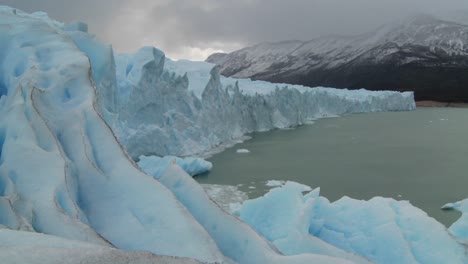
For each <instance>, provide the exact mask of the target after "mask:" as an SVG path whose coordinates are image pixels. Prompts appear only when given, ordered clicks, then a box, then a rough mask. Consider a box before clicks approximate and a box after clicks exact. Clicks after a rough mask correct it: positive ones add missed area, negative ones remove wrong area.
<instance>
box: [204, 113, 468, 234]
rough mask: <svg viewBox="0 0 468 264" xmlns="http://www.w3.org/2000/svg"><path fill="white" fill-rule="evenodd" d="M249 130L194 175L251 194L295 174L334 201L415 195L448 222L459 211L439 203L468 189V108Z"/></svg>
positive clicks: (416, 200) (423, 206) (452, 199)
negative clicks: (243, 139) (208, 168)
mask: <svg viewBox="0 0 468 264" xmlns="http://www.w3.org/2000/svg"><path fill="white" fill-rule="evenodd" d="M250 136H251V137H252V139H251V140H248V141H246V142H244V143H241V144H237V145H235V146H234V147H232V148H230V149H227V150H225V151H224V152H222V153H220V154H217V155H215V156H213V157H212V158H210V159H209V161H211V162H212V163H213V165H214V167H213V170H212V171H211V172H210V173H207V174H204V175H200V176H197V177H196V178H195V179H196V180H197V181H198V182H200V183H203V184H220V185H233V186H238V189H240V190H241V191H244V192H246V193H247V194H248V196H249V198H251V199H252V198H256V197H259V196H262V195H263V194H265V193H266V192H267V191H268V190H269V189H270V188H271V187H267V186H266V185H265V184H266V182H267V181H268V180H291V181H296V182H299V183H303V184H306V185H309V186H311V187H313V188H315V187H320V188H321V195H322V196H324V197H327V198H328V199H329V200H330V201H335V200H337V199H339V198H341V197H343V196H349V197H352V198H355V199H365V200H368V199H370V198H372V197H374V196H383V197H391V198H394V199H396V200H409V201H410V202H411V203H412V204H413V205H415V206H417V207H419V208H421V209H423V210H424V211H425V212H427V213H428V214H429V215H430V216H432V217H434V218H436V219H437V220H438V221H440V222H441V223H443V224H445V225H446V226H449V225H450V224H451V223H453V222H454V221H455V220H456V219H458V217H459V216H460V214H459V213H457V212H447V211H442V210H441V209H440V207H441V206H443V205H444V204H446V203H448V202H455V201H458V200H462V199H464V198H467V197H468V187H467V186H468V109H461V108H419V109H417V110H416V111H412V112H389V113H369V114H351V115H346V116H342V117H339V118H325V119H320V120H317V121H315V123H314V124H312V125H304V126H301V127H298V128H295V129H290V130H275V131H270V132H264V133H254V134H251V135H250ZM237 149H248V150H250V153H247V154H239V153H236V150H237Z"/></svg>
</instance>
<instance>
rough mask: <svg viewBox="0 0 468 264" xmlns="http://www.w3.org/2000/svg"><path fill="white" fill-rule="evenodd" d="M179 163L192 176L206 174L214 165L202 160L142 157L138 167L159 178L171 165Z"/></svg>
mask: <svg viewBox="0 0 468 264" xmlns="http://www.w3.org/2000/svg"><path fill="white" fill-rule="evenodd" d="M173 162H175V163H177V165H179V166H180V167H181V168H182V169H184V171H185V172H187V173H188V174H189V175H190V176H195V175H199V174H203V173H206V172H208V171H210V170H211V169H212V168H213V164H212V163H211V162H209V161H206V160H204V159H200V158H178V157H174V156H166V157H163V158H161V157H157V156H143V155H142V156H140V157H139V161H138V166H140V168H141V169H142V170H143V171H144V172H146V173H147V174H149V175H151V176H153V177H155V178H159V177H161V176H162V174H163V173H164V171H165V170H166V168H167V167H168V166H169V164H170V163H173Z"/></svg>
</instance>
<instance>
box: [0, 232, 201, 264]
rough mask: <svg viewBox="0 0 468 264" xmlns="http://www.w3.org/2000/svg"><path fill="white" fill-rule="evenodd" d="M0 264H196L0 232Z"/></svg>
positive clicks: (76, 242)
mask: <svg viewBox="0 0 468 264" xmlns="http://www.w3.org/2000/svg"><path fill="white" fill-rule="evenodd" d="M0 259H1V263H2V264H26V263H27V264H44V263H47V264H83V263H96V264H120V263H122V264H129V263H135V264H137V263H138V264H196V263H200V262H198V261H196V260H193V259H184V258H176V257H167V256H156V255H153V254H151V253H148V252H137V251H132V252H130V251H122V250H117V249H115V248H112V247H104V246H97V245H95V244H89V243H84V242H80V241H73V240H68V239H63V238H59V237H54V236H50V235H45V234H40V233H33V232H24V231H14V230H7V229H0Z"/></svg>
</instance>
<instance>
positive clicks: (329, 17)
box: [0, 0, 468, 60]
mask: <svg viewBox="0 0 468 264" xmlns="http://www.w3.org/2000/svg"><path fill="white" fill-rule="evenodd" d="M0 3H1V4H6V5H10V6H14V7H17V8H19V9H22V10H25V11H28V12H32V11H39V10H41V11H45V12H47V13H49V15H50V16H51V17H53V18H56V19H57V20H61V21H76V20H81V21H85V22H87V23H88V24H89V26H90V31H91V32H93V33H96V34H97V35H98V36H99V37H100V38H101V39H102V40H103V41H106V42H109V43H112V44H113V46H114V47H115V48H116V49H117V50H118V51H122V52H133V51H134V50H136V49H138V48H139V47H141V46H144V45H151V46H156V47H158V48H161V49H162V50H164V51H165V52H166V54H168V56H169V57H172V58H176V59H179V58H187V59H200V60H202V59H204V58H205V57H206V56H207V55H209V54H211V53H213V52H216V51H226V52H229V51H232V50H235V49H238V48H241V47H243V46H246V45H251V44H255V43H259V42H264V41H280V40H288V39H303V40H307V39H312V38H314V37H317V36H320V35H327V34H358V33H363V32H366V31H369V30H371V29H373V28H375V27H377V26H379V25H381V24H383V23H389V22H391V21H393V20H399V19H402V18H403V17H406V16H408V15H410V14H412V13H432V14H434V13H446V12H449V11H453V10H462V9H468V1H466V0H444V1H440V0H288V1H286V0H236V1H231V0H134V1H124V0H99V1H96V0H80V1H76V0H0Z"/></svg>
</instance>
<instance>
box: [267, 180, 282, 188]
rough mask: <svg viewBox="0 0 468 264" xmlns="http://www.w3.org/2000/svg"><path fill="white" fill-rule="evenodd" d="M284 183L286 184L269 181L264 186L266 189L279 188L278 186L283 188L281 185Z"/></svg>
mask: <svg viewBox="0 0 468 264" xmlns="http://www.w3.org/2000/svg"><path fill="white" fill-rule="evenodd" d="M285 183H286V182H285V181H277V180H270V181H267V183H266V184H265V185H266V186H268V187H280V186H283V184H285Z"/></svg>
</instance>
